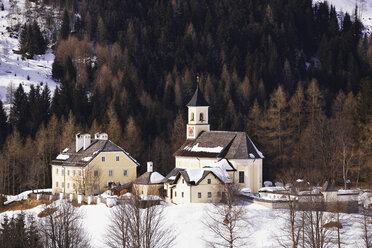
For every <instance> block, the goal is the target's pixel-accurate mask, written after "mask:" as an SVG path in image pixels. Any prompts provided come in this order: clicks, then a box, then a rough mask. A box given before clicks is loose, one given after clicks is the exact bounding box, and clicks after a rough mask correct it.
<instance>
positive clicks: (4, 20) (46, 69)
mask: <svg viewBox="0 0 372 248" xmlns="http://www.w3.org/2000/svg"><path fill="white" fill-rule="evenodd" d="M1 2H2V3H3V4H4V7H5V10H4V11H1V10H0V99H1V100H2V101H3V102H4V101H5V97H6V88H7V86H8V85H9V84H10V83H11V82H12V83H13V85H14V87H15V88H17V87H18V85H19V84H22V85H23V87H24V89H25V91H26V92H28V91H29V90H30V86H31V85H37V84H43V85H45V84H47V85H48V87H49V88H50V90H51V92H53V91H54V89H55V87H56V82H55V81H54V80H53V79H52V73H51V72H52V64H53V61H54V55H53V53H52V50H51V49H49V50H48V51H47V53H46V54H45V55H41V56H35V57H34V59H26V60H22V58H21V55H19V54H15V53H14V52H13V50H18V49H19V42H18V39H17V38H15V37H10V33H9V32H8V30H7V27H10V25H11V22H13V23H14V24H15V23H18V22H19V23H21V24H22V25H23V24H24V23H25V17H24V15H23V12H24V11H23V10H24V9H25V7H24V5H25V1H24V0H19V1H18V8H19V12H18V13H14V14H12V15H11V17H12V18H9V15H10V8H11V4H12V2H10V1H8V0H6V1H5V0H3V1H0V3H1ZM13 18H16V20H14V19H13ZM28 77H29V80H28Z"/></svg>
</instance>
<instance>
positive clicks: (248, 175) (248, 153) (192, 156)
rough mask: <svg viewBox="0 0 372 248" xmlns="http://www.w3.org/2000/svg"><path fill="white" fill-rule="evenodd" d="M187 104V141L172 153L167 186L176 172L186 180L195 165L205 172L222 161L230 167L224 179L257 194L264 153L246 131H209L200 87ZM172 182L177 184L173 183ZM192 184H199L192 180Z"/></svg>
mask: <svg viewBox="0 0 372 248" xmlns="http://www.w3.org/2000/svg"><path fill="white" fill-rule="evenodd" d="M186 106H187V108H188V123H187V125H186V141H185V142H184V144H183V145H182V146H181V147H180V148H179V149H178V150H177V151H176V152H175V153H174V157H175V169H174V170H173V171H172V172H171V173H170V174H169V175H168V176H167V177H166V180H168V185H169V186H170V185H171V184H172V182H170V181H172V180H170V179H175V178H177V174H181V176H182V174H183V175H184V176H185V175H186V179H189V178H188V177H190V175H191V174H195V170H196V169H198V168H199V169H201V170H203V173H204V175H206V174H207V172H208V171H211V172H213V170H211V169H208V168H211V167H215V165H216V164H224V168H229V170H228V171H227V172H228V173H226V176H228V177H229V178H228V180H225V182H229V183H231V182H232V183H234V184H236V185H237V186H238V187H239V188H240V189H244V188H249V189H250V190H251V192H252V193H257V192H258V190H259V189H260V188H261V186H262V161H263V158H264V156H263V154H262V153H261V152H260V151H259V150H258V149H257V147H256V146H255V145H254V143H253V142H252V140H251V139H250V138H249V136H248V135H247V134H246V133H245V132H230V131H211V130H210V125H209V121H208V117H209V113H208V110H209V105H208V103H207V102H206V100H205V99H204V97H203V95H202V93H201V91H200V90H199V87H197V88H196V91H195V93H194V95H193V97H192V98H191V100H190V102H189V103H188V104H187V105H186ZM220 162H221V163H220ZM222 162H223V163H222ZM206 171H207V172H206ZM187 172H189V173H188V174H187ZM203 173H200V175H203ZM212 174H213V173H212ZM215 174H216V173H215ZM216 178H218V179H220V180H219V182H221V183H224V180H223V178H225V179H226V177H221V176H218V175H217V174H216ZM200 179H201V178H200ZM189 181H190V180H189ZM186 182H187V180H186ZM173 184H174V185H176V182H173ZM193 184H194V185H196V184H198V183H197V182H195V181H194V182H193ZM190 185H192V182H191V184H190ZM166 188H168V187H166ZM168 195H169V194H168ZM171 195H172V194H171Z"/></svg>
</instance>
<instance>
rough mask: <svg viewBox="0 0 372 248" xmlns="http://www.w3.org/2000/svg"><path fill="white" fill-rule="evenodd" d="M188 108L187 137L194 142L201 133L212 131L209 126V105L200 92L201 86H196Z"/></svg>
mask: <svg viewBox="0 0 372 248" xmlns="http://www.w3.org/2000/svg"><path fill="white" fill-rule="evenodd" d="M186 106H187V108H188V124H187V130H186V137H187V139H188V140H192V139H196V137H198V135H199V134H200V132H202V131H209V130H210V127H209V124H208V108H209V105H208V103H207V102H206V101H205V99H204V97H203V94H202V93H201V92H200V90H199V85H197V86H196V90H195V93H194V95H193V97H192V98H191V100H190V102H189V103H188V104H187V105H186Z"/></svg>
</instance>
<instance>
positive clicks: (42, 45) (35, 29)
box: [31, 21, 47, 55]
mask: <svg viewBox="0 0 372 248" xmlns="http://www.w3.org/2000/svg"><path fill="white" fill-rule="evenodd" d="M46 48H47V41H46V40H45V38H44V36H43V34H42V33H41V31H40V27H39V24H37V22H36V21H34V23H33V24H32V27H31V51H32V54H39V55H40V54H44V53H45V50H46Z"/></svg>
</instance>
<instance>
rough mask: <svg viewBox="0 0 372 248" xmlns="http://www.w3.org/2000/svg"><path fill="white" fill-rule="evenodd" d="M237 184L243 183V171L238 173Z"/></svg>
mask: <svg viewBox="0 0 372 248" xmlns="http://www.w3.org/2000/svg"><path fill="white" fill-rule="evenodd" d="M239 183H244V171H239Z"/></svg>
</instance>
